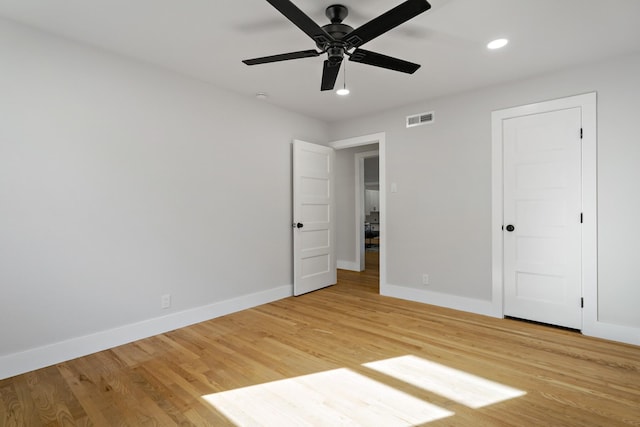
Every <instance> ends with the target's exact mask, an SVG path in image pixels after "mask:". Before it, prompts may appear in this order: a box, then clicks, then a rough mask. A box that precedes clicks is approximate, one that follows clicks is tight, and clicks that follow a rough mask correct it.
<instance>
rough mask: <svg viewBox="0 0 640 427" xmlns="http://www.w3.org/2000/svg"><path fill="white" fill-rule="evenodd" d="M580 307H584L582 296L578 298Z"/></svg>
mask: <svg viewBox="0 0 640 427" xmlns="http://www.w3.org/2000/svg"><path fill="white" fill-rule="evenodd" d="M580 308H584V298H580Z"/></svg>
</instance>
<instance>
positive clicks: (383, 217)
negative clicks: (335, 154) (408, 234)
mask: <svg viewBox="0 0 640 427" xmlns="http://www.w3.org/2000/svg"><path fill="white" fill-rule="evenodd" d="M369 144H378V152H379V154H378V156H379V157H378V159H379V160H378V162H379V168H380V236H384V238H382V239H380V289H383V285H385V284H386V283H387V226H386V223H387V214H386V212H387V189H386V182H387V178H386V167H385V164H386V151H387V146H386V144H387V143H386V133H385V132H380V133H374V134H370V135H362V136H356V137H354V138H347V139H340V140H336V141H333V142H330V143H329V146H330V147H332V148H334V149H336V150H340V149H344V148H352V147H360V146H362V145H369ZM356 185H357V181H356ZM356 200H357V199H356ZM356 203H357V202H356ZM359 221H360V213H359V212H358V209H356V217H355V224H356V225H357V224H358V223H359ZM355 234H356V238H357V234H358V227H357V226H356V233H355ZM356 242H358V241H356ZM355 247H356V254H354V255H355V257H356V258H357V257H358V255H359V254H358V253H359V249H358V248H359V243H356V246H355ZM357 265H359V264H357Z"/></svg>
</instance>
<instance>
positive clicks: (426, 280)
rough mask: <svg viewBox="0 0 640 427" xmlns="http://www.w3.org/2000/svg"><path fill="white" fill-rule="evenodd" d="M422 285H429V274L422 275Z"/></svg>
mask: <svg viewBox="0 0 640 427" xmlns="http://www.w3.org/2000/svg"><path fill="white" fill-rule="evenodd" d="M422 284H423V285H428V284H429V275H428V274H423V275H422Z"/></svg>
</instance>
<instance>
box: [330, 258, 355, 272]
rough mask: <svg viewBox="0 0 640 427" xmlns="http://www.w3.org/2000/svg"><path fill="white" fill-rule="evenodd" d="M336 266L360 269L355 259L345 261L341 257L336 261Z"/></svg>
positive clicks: (341, 268) (342, 268) (346, 268)
mask: <svg viewBox="0 0 640 427" xmlns="http://www.w3.org/2000/svg"><path fill="white" fill-rule="evenodd" d="M336 266H337V267H338V268H339V269H340V270H350V271H360V265H359V264H356V263H355V262H353V261H343V260H340V259H339V260H337V261H336Z"/></svg>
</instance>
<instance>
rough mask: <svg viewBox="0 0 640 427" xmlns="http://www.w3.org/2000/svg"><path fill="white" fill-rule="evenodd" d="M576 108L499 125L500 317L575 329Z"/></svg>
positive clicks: (578, 319)
mask: <svg viewBox="0 0 640 427" xmlns="http://www.w3.org/2000/svg"><path fill="white" fill-rule="evenodd" d="M580 128H581V109H580V108H571V109H565V110H559V111H553V112H547V113H540V114H533V115H528V116H522V117H515V118H511V119H508V120H505V121H504V122H503V138H504V139H503V141H504V146H503V150H504V181H503V182H504V224H505V226H507V225H512V226H513V227H514V229H513V231H508V229H505V231H504V236H503V237H504V269H505V271H504V278H505V282H504V286H505V287H504V312H505V315H508V316H514V317H519V318H524V319H529V320H535V321H539V322H544V323H550V324H554V325H560V326H566V327H570V328H575V329H580V328H581V326H582V311H581V306H580V299H581V296H582V282H581V224H580V212H581V206H582V200H581V140H580Z"/></svg>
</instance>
